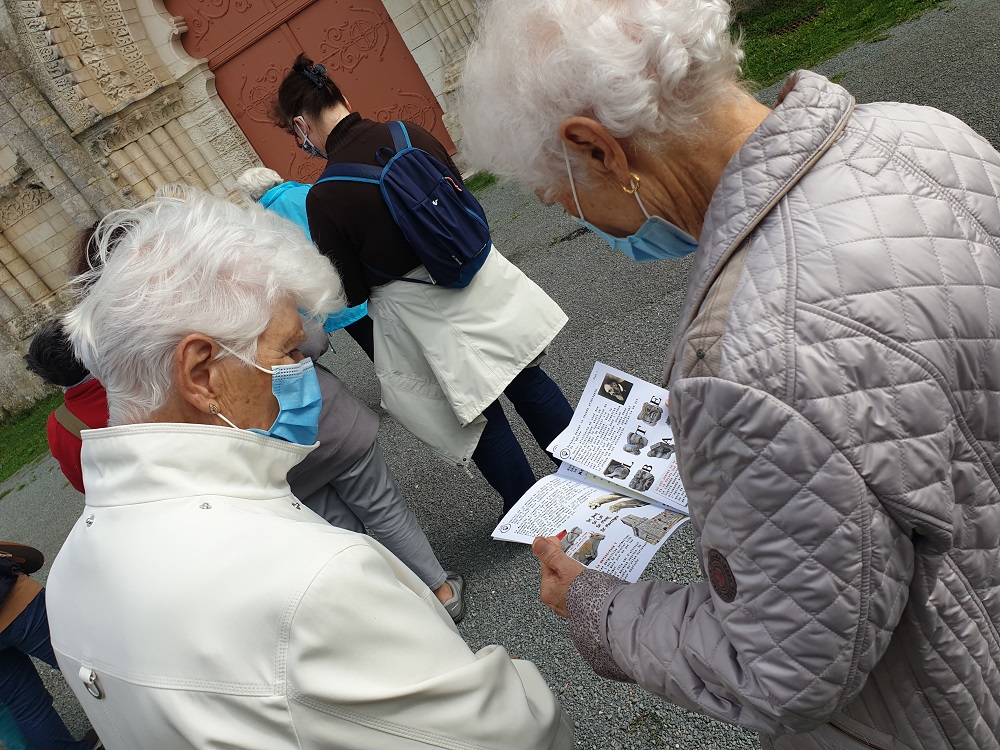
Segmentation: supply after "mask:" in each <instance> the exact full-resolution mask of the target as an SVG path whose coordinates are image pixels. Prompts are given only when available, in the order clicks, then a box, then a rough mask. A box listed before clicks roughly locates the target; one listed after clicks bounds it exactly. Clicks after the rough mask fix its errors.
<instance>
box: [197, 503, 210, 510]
mask: <svg viewBox="0 0 1000 750" xmlns="http://www.w3.org/2000/svg"><path fill="white" fill-rule="evenodd" d="M198 507H199V508H201V509H202V510H211V509H212V506H211V505H210V504H209V503H202V504H201V505H199V506H198Z"/></svg>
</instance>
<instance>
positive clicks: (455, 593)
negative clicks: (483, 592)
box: [442, 570, 465, 623]
mask: <svg viewBox="0 0 1000 750" xmlns="http://www.w3.org/2000/svg"><path fill="white" fill-rule="evenodd" d="M445 574H446V575H447V576H448V578H447V581H446V582H447V584H448V585H449V586H450V587H451V598H450V599H448V600H447V601H446V602H442V604H444V608H445V609H446V610H448V614H449V615H451V619H452V620H454V621H455V622H456V623H457V622H461V620H462V618H463V617H465V598H464V597H463V594H464V589H465V581H464V580H463V579H462V575H461V573H456V572H455V571H454V570H446V571H445Z"/></svg>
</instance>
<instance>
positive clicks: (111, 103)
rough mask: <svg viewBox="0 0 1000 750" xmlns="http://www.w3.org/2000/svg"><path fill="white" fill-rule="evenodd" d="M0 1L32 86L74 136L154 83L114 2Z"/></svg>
mask: <svg viewBox="0 0 1000 750" xmlns="http://www.w3.org/2000/svg"><path fill="white" fill-rule="evenodd" d="M5 2H6V3H7V5H8V8H9V9H10V11H11V13H10V16H11V20H12V22H13V24H14V27H15V30H16V31H17V32H18V38H19V39H21V40H22V42H21V48H22V51H23V52H24V54H25V58H26V60H27V61H28V63H29V66H30V67H31V69H32V70H33V71H34V72H35V73H36V79H37V81H36V82H37V83H38V85H39V86H41V87H42V88H43V89H44V90H45V91H46V92H47V93H48V94H49V95H50V96H49V99H50V101H51V102H52V104H53V106H54V107H55V108H56V109H57V111H58V112H59V114H60V115H61V116H62V117H63V119H64V120H65V121H66V123H67V125H68V126H69V127H70V129H71V130H73V131H74V132H79V131H80V130H83V129H85V128H86V127H89V126H90V125H92V124H93V123H94V122H95V121H96V120H97V119H99V117H100V116H101V115H102V114H107V113H109V112H112V111H114V110H115V109H116V108H118V107H120V106H121V105H122V104H123V103H126V102H127V101H129V100H131V99H135V98H138V97H139V96H140V95H142V94H144V93H146V92H148V91H150V90H152V89H154V88H155V87H156V86H157V85H159V81H158V80H157V79H156V76H155V75H154V74H153V72H152V70H151V69H150V67H149V65H148V64H147V62H146V60H145V56H144V54H143V52H142V50H141V49H140V48H139V45H138V44H137V43H136V40H135V39H134V37H133V35H132V31H131V29H130V28H129V24H128V21H127V20H126V18H125V15H124V13H123V12H122V8H121V6H120V5H119V3H118V0H62V1H60V2H53V0H5ZM91 81H92V82H94V83H96V88H95V87H94V86H93V85H91V86H88V85H87V84H88V82H91Z"/></svg>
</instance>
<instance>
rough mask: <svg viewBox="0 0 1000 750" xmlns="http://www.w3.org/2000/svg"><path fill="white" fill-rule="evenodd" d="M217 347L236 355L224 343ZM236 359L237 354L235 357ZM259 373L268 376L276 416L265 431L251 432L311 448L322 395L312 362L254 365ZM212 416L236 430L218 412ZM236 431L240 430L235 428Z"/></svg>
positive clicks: (321, 405) (317, 429)
mask: <svg viewBox="0 0 1000 750" xmlns="http://www.w3.org/2000/svg"><path fill="white" fill-rule="evenodd" d="M219 346H220V347H222V348H223V349H225V350H226V351H228V352H230V353H231V354H236V353H235V352H234V351H233V350H232V349H230V348H229V347H227V346H224V345H223V344H219ZM236 356H239V355H236ZM253 366H254V367H256V368H257V369H258V370H260V371H261V372H266V373H267V374H268V375H270V376H271V392H272V393H273V394H274V397H275V398H276V399H278V409H279V411H278V416H277V418H276V419H275V420H274V424H272V425H271V427H270V428H269V429H267V430H258V429H250V430H248V432H256V433H257V434H258V435H264V436H266V437H273V438H278V439H280V440H286V441H287V442H289V443H296V444H298V445H312V444H313V443H315V442H316V437H317V436H318V435H319V415H320V411H322V409H323V394H322V393H321V392H320V389H319V379H318V378H317V377H316V370H315V368H314V367H313V362H312V360H311V359H309V358H308V357H307V358H306V359H303V360H302V361H301V362H297V363H295V364H294V365H277V366H276V367H272V368H271V369H270V370H268V369H266V368H264V367H261V366H260V365H258V364H256V363H254V365H253ZM212 413H213V414H215V415H216V416H217V417H219V418H220V419H222V420H223V421H224V422H225V423H226V424H228V425H229V426H230V427H236V425H234V424H233V423H232V422H230V421H229V420H228V419H227V418H226V417H225V416H224V415H223V414H221V413H220V412H219V410H218V409H213V412H212ZM237 429H239V428H237Z"/></svg>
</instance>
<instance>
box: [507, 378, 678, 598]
mask: <svg viewBox="0 0 1000 750" xmlns="http://www.w3.org/2000/svg"><path fill="white" fill-rule="evenodd" d="M667 401H668V394H667V392H666V391H665V390H664V389H662V388H659V387H657V386H655V385H652V384H651V383H647V382H645V381H643V380H640V379H638V378H636V377H634V376H632V375H629V374H628V373H625V372H622V371H621V370H616V369H615V368H613V367H608V366H607V365H604V364H602V363H600V362H598V363H596V364H595V365H594V369H593V371H592V372H591V374H590V378H589V380H588V381H587V386H586V388H585V389H584V392H583V396H582V397H581V399H580V404H579V405H578V406H577V408H576V411H575V412H574V414H573V420H572V421H571V422H570V424H569V427H567V428H566V429H565V430H564V431H563V432H562V433H561V434H560V435H559V436H558V437H557V438H556V439H555V440H553V441H552V444H551V445H549V447H548V450H549V452H550V453H552V455H553V456H556V457H557V458H559V459H560V460H561V461H562V462H563V464H562V467H561V468H560V469H559V471H558V472H556V473H555V474H553V475H550V476H547V477H545V478H543V479H541V480H540V481H538V482H536V483H535V485H534V486H533V487H532V488H531V489H530V490H529V491H528V492H527V493H526V494H525V495H524V496H523V497H522V498H521V499H520V500H518V502H517V504H516V505H515V506H514V507H513V508H512V509H511V510H510V512H508V513H507V514H506V515H505V516H504V517H503V519H502V520H501V521H500V524H499V525H498V526H497V528H496V529H495V530H494V531H493V538H494V539H502V540H505V541H510V542H522V543H525V544H531V542H532V541H533V540H534V538H535V537H536V536H559V537H560V538H561V539H562V545H563V550H564V551H565V552H566V554H568V555H570V556H571V557H573V558H574V559H576V560H579V561H580V562H582V563H583V564H584V565H586V566H587V567H589V568H593V569H595V570H600V571H603V572H606V573H610V574H612V575H615V576H618V577H619V578H623V579H625V580H627V581H630V582H634V581H636V580H638V578H639V576H640V575H641V574H642V571H643V570H645V568H646V566H647V565H648V564H649V562H650V560H652V558H653V555H654V554H655V553H656V551H657V550H658V549H659V548H660V547H661V546H662V545H663V543H664V542H665V541H666V540H667V539H668V538H669V537H670V535H671V534H673V533H674V532H675V531H676V530H677V529H678V528H679V527H680V525H681V524H682V523H684V521H686V520H687V518H686V515H687V496H686V495H685V493H684V487H683V485H682V484H681V480H680V476H679V473H678V470H677V460H676V458H675V457H674V455H673V454H674V446H673V435H672V433H671V431H670V427H669V425H668V424H667V415H666V409H667Z"/></svg>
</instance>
